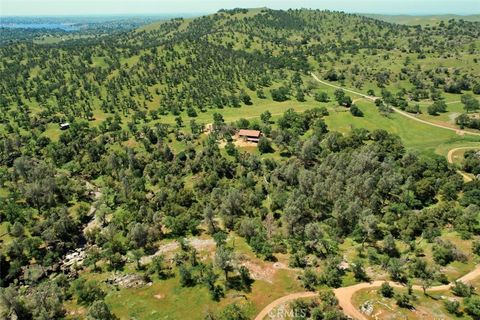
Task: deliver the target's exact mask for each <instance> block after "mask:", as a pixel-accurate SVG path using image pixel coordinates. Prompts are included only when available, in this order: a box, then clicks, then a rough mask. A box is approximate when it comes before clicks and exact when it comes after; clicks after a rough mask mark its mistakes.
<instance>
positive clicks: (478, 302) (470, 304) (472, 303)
mask: <svg viewBox="0 0 480 320" xmlns="http://www.w3.org/2000/svg"><path fill="white" fill-rule="evenodd" d="M464 303H465V312H466V313H467V314H469V315H471V316H472V317H473V318H474V319H479V318H480V297H479V296H472V297H469V298H467V299H465V302H464Z"/></svg>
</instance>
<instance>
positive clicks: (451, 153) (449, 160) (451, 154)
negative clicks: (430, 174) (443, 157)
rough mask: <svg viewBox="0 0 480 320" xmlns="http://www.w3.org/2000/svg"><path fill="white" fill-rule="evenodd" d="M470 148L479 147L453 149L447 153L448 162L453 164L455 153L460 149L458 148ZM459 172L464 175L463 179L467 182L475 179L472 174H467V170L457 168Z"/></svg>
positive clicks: (464, 148) (462, 148) (466, 148)
mask: <svg viewBox="0 0 480 320" xmlns="http://www.w3.org/2000/svg"><path fill="white" fill-rule="evenodd" d="M468 149H478V148H476V147H460V148H454V149H451V150H450V151H448V155H447V161H448V163H451V164H453V154H454V153H455V152H456V151H458V150H468ZM457 173H458V174H460V175H461V176H462V177H463V180H464V181H465V182H470V181H472V180H473V179H472V177H471V176H469V175H468V174H466V173H465V172H463V171H461V170H457Z"/></svg>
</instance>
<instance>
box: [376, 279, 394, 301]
mask: <svg viewBox="0 0 480 320" xmlns="http://www.w3.org/2000/svg"><path fill="white" fill-rule="evenodd" d="M378 293H379V294H381V295H382V296H383V297H385V298H392V297H393V295H394V293H395V292H394V291H393V287H392V286H391V285H390V284H389V283H388V282H384V283H382V285H381V286H380V289H378Z"/></svg>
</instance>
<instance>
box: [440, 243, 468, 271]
mask: <svg viewBox="0 0 480 320" xmlns="http://www.w3.org/2000/svg"><path fill="white" fill-rule="evenodd" d="M433 260H435V262H436V263H438V264H439V265H441V266H446V265H447V264H449V263H450V262H453V261H460V262H464V261H466V257H465V255H464V254H463V253H462V252H461V251H460V250H458V249H457V247H456V246H455V245H454V244H453V243H451V242H450V241H443V240H440V239H438V240H437V241H436V243H435V244H434V245H433Z"/></svg>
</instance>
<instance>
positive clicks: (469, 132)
mask: <svg viewBox="0 0 480 320" xmlns="http://www.w3.org/2000/svg"><path fill="white" fill-rule="evenodd" d="M311 75H312V77H313V78H314V79H315V80H316V81H318V82H320V83H322V84H324V85H326V86H330V87H333V88H337V89H342V90H343V91H346V92H350V93H353V94H356V95H357V96H361V97H363V98H366V99H369V100H372V101H375V99H378V97H372V96H369V95H366V94H363V93H361V92H357V91H353V90H350V89H347V88H344V87H340V86H337V85H334V84H331V83H328V82H325V81H323V80H320V79H319V78H318V77H317V76H316V75H315V74H314V73H311ZM391 108H392V109H393V110H394V111H395V112H397V113H398V114H401V115H402V116H404V117H407V118H410V119H412V120H415V121H417V122H421V123H423V124H426V125H429V126H433V127H437V128H442V129H446V130H450V131H454V132H456V133H457V134H461V135H463V134H469V135H474V136H479V137H480V133H478V132H471V131H465V130H459V129H456V128H451V127H448V126H444V125H441V124H438V123H433V122H429V121H426V120H422V119H419V118H417V117H415V116H414V115H411V114H408V113H407V112H404V111H402V110H400V109H397V108H395V107H391Z"/></svg>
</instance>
